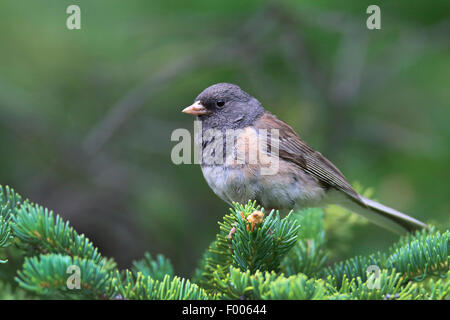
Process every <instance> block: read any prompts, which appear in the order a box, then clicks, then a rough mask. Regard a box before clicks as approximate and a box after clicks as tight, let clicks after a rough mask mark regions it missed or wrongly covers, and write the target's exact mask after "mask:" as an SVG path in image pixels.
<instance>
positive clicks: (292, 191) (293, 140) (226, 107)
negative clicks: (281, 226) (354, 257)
mask: <svg viewBox="0 0 450 320" xmlns="http://www.w3.org/2000/svg"><path fill="white" fill-rule="evenodd" d="M182 112H184V113H187V114H191V115H195V116H197V118H198V120H200V121H201V125H202V127H201V134H200V135H196V137H195V138H194V139H195V142H196V143H197V145H198V146H201V150H202V154H203V156H205V154H206V153H208V154H211V155H212V156H215V155H217V154H218V153H220V152H223V155H222V156H223V159H225V161H216V162H213V163H212V162H211V161H209V162H208V161H202V162H201V168H202V172H203V175H204V177H205V179H206V181H207V183H208V185H209V186H210V187H211V188H212V190H213V191H214V193H215V194H216V195H218V196H219V197H220V198H221V199H222V200H224V201H226V202H228V203H229V204H231V203H232V202H233V201H234V202H238V203H242V204H245V203H247V202H248V201H249V200H252V201H254V200H256V202H257V204H259V205H261V206H262V207H264V208H265V209H266V210H270V209H278V210H285V209H288V210H291V209H299V208H304V207H324V206H326V205H328V204H337V205H339V206H342V207H344V208H346V209H349V210H350V211H353V212H355V213H357V214H360V215H362V216H364V217H366V218H367V219H368V220H370V221H371V222H373V223H375V224H377V225H379V226H381V227H383V228H386V229H388V230H391V231H393V232H396V233H403V232H412V231H415V230H418V229H423V228H427V225H426V224H424V223H422V222H420V221H418V220H416V219H414V218H412V217H410V216H408V215H406V214H403V213H401V212H399V211H397V210H394V209H392V208H389V207H387V206H384V205H382V204H380V203H378V202H375V201H373V200H370V199H367V198H365V197H363V196H362V195H360V194H358V193H357V192H356V191H355V190H354V189H353V188H352V186H351V185H350V184H349V182H348V181H347V179H346V178H345V177H344V175H343V174H342V173H341V172H340V171H339V170H338V169H337V168H336V166H335V165H333V164H332V163H331V162H330V161H329V160H328V159H327V158H325V157H324V156H323V155H322V154H321V153H320V152H318V151H316V150H314V149H313V148H311V147H310V146H309V145H307V144H306V143H305V142H304V141H303V140H302V139H300V137H299V136H298V135H297V133H296V132H295V131H294V130H293V129H292V128H291V127H290V126H289V125H287V124H286V123H285V122H283V121H281V120H279V119H278V118H277V117H276V116H275V115H273V114H272V113H270V112H268V111H266V110H265V109H264V108H263V106H262V105H261V103H260V102H259V101H258V100H257V99H256V98H254V97H252V96H251V95H249V94H248V93H246V92H245V91H243V90H242V89H241V88H240V87H239V86H237V85H234V84H230V83H218V84H214V85H212V86H210V87H208V88H206V89H205V90H204V91H202V92H201V93H200V94H199V95H198V96H197V98H196V99H195V100H194V103H193V104H192V105H191V106H189V107H187V108H185V109H183V110H182ZM274 130H275V131H274ZM212 131H215V132H216V134H213V135H211V134H210V132H212ZM217 132H219V133H222V134H223V135H224V136H226V134H227V133H229V132H237V138H238V139H241V140H240V141H244V142H243V143H241V144H240V145H239V144H237V143H235V142H234V140H233V144H231V142H230V140H227V139H222V140H221V139H219V138H217V137H218V136H217ZM267 132H275V133H276V134H270V135H268V134H267ZM263 133H264V137H265V139H262V134H263ZM255 137H256V138H257V139H255ZM260 138H261V139H260ZM258 139H259V140H258ZM255 140H257V141H255ZM224 141H225V142H224ZM258 141H263V142H262V143H260V142H258ZM227 142H228V148H227ZM242 146H244V147H245V152H244V151H243V150H242V149H243V147H242ZM228 150H231V151H232V152H226V151H228ZM252 152H253V153H260V154H262V155H266V156H268V157H269V158H270V157H273V158H275V160H277V161H278V162H277V167H276V168H277V171H276V173H275V174H263V173H262V168H263V167H264V164H263V163H262V162H263V161H262V160H261V161H260V162H261V163H258V162H256V163H255V162H254V161H253V162H250V161H249V158H250V157H249V155H250V154H251V153H252ZM237 154H240V158H239V156H238V155H237ZM274 154H275V155H274ZM243 155H244V157H243ZM219 158H220V156H219ZM237 158H239V159H240V160H241V161H240V162H239V161H236V159H237ZM273 158H272V160H273ZM230 159H231V161H229V160H230ZM265 163H266V164H267V162H265Z"/></svg>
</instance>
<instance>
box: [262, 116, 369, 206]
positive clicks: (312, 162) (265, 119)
mask: <svg viewBox="0 0 450 320" xmlns="http://www.w3.org/2000/svg"><path fill="white" fill-rule="evenodd" d="M255 127H256V128H259V129H267V130H270V129H278V130H279V156H280V158H282V159H285V160H287V161H291V162H293V163H295V164H297V165H298V166H300V167H301V168H303V169H304V170H305V171H306V172H308V173H309V174H311V175H312V176H314V177H316V178H317V179H318V180H319V181H321V182H322V183H324V184H325V185H327V186H331V187H333V188H336V189H338V190H341V191H343V192H345V193H346V194H347V195H349V196H350V197H351V198H353V199H354V200H357V201H358V202H361V199H360V198H359V196H358V193H356V191H355V190H353V188H352V186H351V185H350V184H349V183H348V181H347V179H346V178H345V177H344V175H343V174H342V173H341V172H340V171H339V169H338V168H336V167H335V166H334V165H333V164H332V163H331V162H330V161H329V160H328V159H327V158H325V157H324V156H323V155H322V154H321V153H320V152H318V151H315V150H314V149H313V148H311V147H310V146H308V145H307V144H306V143H305V142H303V141H302V140H301V139H300V137H299V136H298V135H297V134H296V133H295V131H294V130H293V129H292V128H291V127H290V126H289V125H287V124H286V123H284V122H283V121H281V120H279V119H278V118H277V117H275V116H274V115H273V114H271V113H269V112H265V113H264V114H263V115H262V116H261V117H260V118H259V119H258V120H257V121H256V123H255ZM268 140H269V143H270V139H268Z"/></svg>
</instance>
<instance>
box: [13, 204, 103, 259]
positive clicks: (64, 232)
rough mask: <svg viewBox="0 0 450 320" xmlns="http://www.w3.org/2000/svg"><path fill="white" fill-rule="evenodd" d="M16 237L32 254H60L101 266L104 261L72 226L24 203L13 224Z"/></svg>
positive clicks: (90, 243) (40, 208)
mask: <svg viewBox="0 0 450 320" xmlns="http://www.w3.org/2000/svg"><path fill="white" fill-rule="evenodd" d="M12 227H13V230H14V234H15V236H16V237H17V238H18V239H20V240H21V243H20V245H21V247H24V248H25V249H28V251H30V254H33V252H38V253H44V254H45V253H60V254H63V255H68V256H71V257H75V256H78V257H81V258H85V259H89V260H92V261H93V262H94V263H99V262H100V260H101V259H102V257H101V255H100V253H99V252H98V250H97V248H95V247H94V245H93V244H92V242H91V241H90V240H89V239H88V238H86V236H85V235H84V234H81V235H79V234H78V233H77V232H76V231H75V230H74V229H73V228H72V227H71V226H70V225H69V222H66V223H64V221H63V219H62V218H61V217H60V216H59V215H56V217H54V215H53V212H52V211H49V210H48V209H46V208H43V207H41V206H38V205H34V204H30V203H28V202H26V203H24V204H23V205H22V206H20V207H19V208H18V209H17V210H16V214H15V216H14V217H13V224H12Z"/></svg>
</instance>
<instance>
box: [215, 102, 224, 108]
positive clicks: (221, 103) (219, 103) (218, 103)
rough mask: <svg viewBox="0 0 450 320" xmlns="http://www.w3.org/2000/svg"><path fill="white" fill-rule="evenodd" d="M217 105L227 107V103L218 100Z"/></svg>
mask: <svg viewBox="0 0 450 320" xmlns="http://www.w3.org/2000/svg"><path fill="white" fill-rule="evenodd" d="M216 104H217V106H218V107H223V106H224V105H225V101H223V100H217V102H216Z"/></svg>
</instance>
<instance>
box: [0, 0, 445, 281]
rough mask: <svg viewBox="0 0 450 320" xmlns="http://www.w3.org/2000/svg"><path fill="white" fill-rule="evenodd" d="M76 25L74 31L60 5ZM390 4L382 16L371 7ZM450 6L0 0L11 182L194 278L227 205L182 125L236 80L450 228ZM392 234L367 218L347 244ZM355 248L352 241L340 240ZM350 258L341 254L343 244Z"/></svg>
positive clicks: (418, 212) (1, 139)
mask: <svg viewBox="0 0 450 320" xmlns="http://www.w3.org/2000/svg"><path fill="white" fill-rule="evenodd" d="M71 4H77V5H79V6H80V8H81V27H82V28H81V30H68V29H67V28H66V19H67V17H68V15H67V14H66V8H67V6H69V5H71ZM370 4H378V5H379V6H380V7H381V30H368V29H367V28H366V19H367V17H368V14H366V8H367V7H368V6H369V5H370ZM449 13H450V2H449V1H448V0H436V1H433V2H429V1H383V2H377V3H373V2H368V1H359V0H355V1H331V0H329V1H317V0H314V1H313V0H308V1H270V2H267V1H242V0H228V1H214V2H213V1H204V0H202V1H185V0H177V1H162V0H158V1H155V0H154V1H145V0H142V1H137V0H130V1H116V0H114V1H113V0H108V1H106V0H95V1H87V0H86V1H76V0H72V1H62V0H36V1H18V0H1V1H0V152H1V155H2V156H1V157H0V184H3V185H10V186H12V187H14V188H15V189H16V190H17V191H18V192H19V193H21V194H22V195H24V196H25V197H29V198H30V199H31V200H32V201H34V202H37V203H40V204H42V205H44V206H46V207H49V208H51V209H54V211H55V212H56V213H58V214H60V215H62V216H63V217H64V218H66V219H68V220H70V222H71V224H72V225H74V226H75V228H76V229H77V230H78V231H79V232H82V233H85V234H86V235H87V236H88V237H89V238H90V239H92V240H93V241H94V243H95V244H96V245H98V246H99V248H100V250H101V252H103V253H104V254H105V255H109V256H113V257H115V258H116V260H117V261H118V263H119V265H120V266H121V267H125V266H129V265H130V263H131V261H132V260H133V259H137V258H140V257H142V255H143V252H144V251H149V252H151V253H152V254H156V253H163V254H164V255H166V256H167V257H168V258H170V259H171V260H172V262H173V263H174V266H175V269H176V273H177V274H180V275H185V276H189V275H191V274H192V271H193V269H194V268H195V266H196V264H197V262H198V260H199V259H200V257H201V255H202V253H203V251H204V250H205V249H206V248H207V246H208V244H209V243H210V241H212V240H213V239H214V236H215V234H216V232H217V231H218V225H217V221H218V220H219V219H220V218H221V217H222V216H223V215H224V214H225V213H227V212H228V208H227V205H226V204H225V203H224V202H222V201H221V200H220V199H219V198H218V197H216V196H215V195H214V194H213V192H212V191H211V190H210V189H209V188H208V186H207V184H206V182H205V181H204V179H203V176H202V174H201V171H200V168H199V167H198V166H196V165H180V166H176V165H174V164H173V163H172V162H171V158H170V152H171V149H172V147H173V146H174V145H175V142H171V141H170V135H171V132H172V131H173V130H174V129H176V128H187V129H189V130H190V131H191V132H192V129H193V119H192V118H191V117H189V116H186V115H184V114H182V113H181V112H180V111H181V109H182V108H183V107H185V106H187V105H189V104H190V103H191V102H192V101H193V99H194V98H195V97H196V96H197V94H198V93H199V92H200V91H202V90H203V89H204V88H206V87H207V86H209V85H211V84H213V83H217V82H232V83H235V84H238V85H239V86H241V87H242V88H243V89H244V90H246V91H247V92H249V93H250V94H252V95H253V96H255V97H257V98H258V99H259V100H260V101H261V102H262V104H263V105H264V106H265V107H266V109H268V110H270V111H272V112H274V113H276V114H277V115H278V117H279V118H281V119H282V120H285V121H287V122H288V123H289V124H290V125H291V126H292V127H293V128H294V129H295V130H296V131H297V132H299V133H300V135H301V136H302V138H303V139H304V140H305V141H307V142H308V143H309V144H310V145H311V146H313V147H314V148H316V149H318V150H320V151H321V152H322V153H323V154H324V155H325V156H326V157H328V158H329V159H330V160H331V161H333V162H334V163H335V164H336V165H337V166H338V167H339V168H340V169H341V171H342V172H343V173H344V174H345V175H346V176H347V178H348V179H349V180H350V181H351V182H355V181H358V182H360V183H361V184H362V185H363V186H365V187H373V189H374V191H375V193H374V197H375V198H377V199H378V200H380V201H381V202H383V203H384V204H387V205H389V206H392V207H394V208H396V209H398V210H401V211H404V212H407V213H409V214H411V215H413V216H414V217H417V218H419V219H422V220H425V221H428V222H434V223H438V224H439V225H441V226H444V227H449V211H450V197H449V190H450V188H449V186H448V184H449V181H450V170H449V163H450V148H449V143H450V123H449V122H450V105H449V101H450V90H449V89H450V85H449V84H450V50H449V49H450V46H449V43H450V42H449V39H450V37H449V34H450V14H449ZM395 239H396V236H395V235H393V234H390V233H389V232H386V231H384V230H381V229H379V228H378V227H375V226H372V225H363V226H361V227H360V228H359V230H358V231H357V232H356V233H355V235H354V238H352V239H351V241H350V245H349V249H348V250H347V251H346V252H345V255H346V256H352V255H355V254H360V253H369V252H372V251H374V250H382V249H383V248H385V247H387V246H388V245H389V244H391V243H392V242H393V241H394V240H395ZM343 255H344V254H343ZM346 256H341V257H337V258H346Z"/></svg>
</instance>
